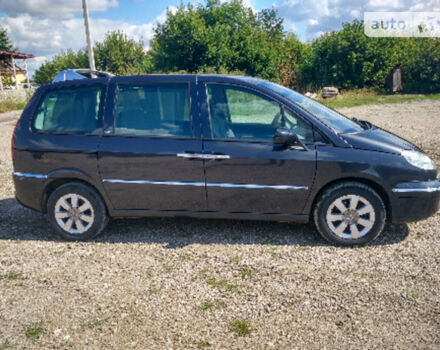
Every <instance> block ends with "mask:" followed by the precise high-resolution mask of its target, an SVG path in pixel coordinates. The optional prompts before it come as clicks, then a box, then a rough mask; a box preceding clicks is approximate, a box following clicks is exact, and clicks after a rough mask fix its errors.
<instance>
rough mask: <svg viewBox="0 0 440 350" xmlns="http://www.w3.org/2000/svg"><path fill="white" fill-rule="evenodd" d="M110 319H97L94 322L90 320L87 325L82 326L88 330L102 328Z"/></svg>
mask: <svg viewBox="0 0 440 350" xmlns="http://www.w3.org/2000/svg"><path fill="white" fill-rule="evenodd" d="M109 318H110V317H105V318H97V319H94V320H90V321H87V322H85V323H83V324H82V326H83V328H88V329H93V328H96V327H100V326H102V325H103V324H104V323H105V322H107V321H108V320H109Z"/></svg>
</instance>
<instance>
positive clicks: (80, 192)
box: [47, 182, 108, 241]
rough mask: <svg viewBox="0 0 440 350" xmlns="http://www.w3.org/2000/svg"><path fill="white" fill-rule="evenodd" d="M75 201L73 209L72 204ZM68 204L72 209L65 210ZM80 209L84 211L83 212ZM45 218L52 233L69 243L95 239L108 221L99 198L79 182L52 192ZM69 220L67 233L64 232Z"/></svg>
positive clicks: (103, 205) (92, 190)
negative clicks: (52, 230) (47, 218)
mask: <svg viewBox="0 0 440 350" xmlns="http://www.w3.org/2000/svg"><path fill="white" fill-rule="evenodd" d="M74 198H76V200H75V199H74ZM62 199H63V200H64V201H63V200H62ZM65 201H67V203H66V202H65ZM75 201H76V206H74V205H73V203H74V202H75ZM69 204H70V206H71V209H66V206H67V207H68V205H69ZM63 205H64V206H63ZM81 208H84V209H82V210H83V211H82V212H80V211H81ZM89 208H90V209H89ZM74 209H76V211H73V210H74ZM68 210H70V211H68ZM56 214H57V216H58V217H56ZM47 215H48V217H49V221H50V223H51V225H52V227H53V229H54V231H55V232H56V233H57V234H58V235H59V236H61V237H63V238H64V239H67V240H71V241H85V240H88V239H91V238H93V237H96V236H97V235H98V234H100V233H101V232H102V231H103V230H104V228H105V226H106V225H107V222H108V216H107V211H106V207H105V204H104V202H103V201H102V199H101V197H100V195H99V194H98V193H96V191H95V190H94V189H92V188H91V187H89V186H87V185H85V184H83V183H80V182H70V183H67V184H65V185H62V186H60V187H58V188H57V189H56V190H55V191H53V192H52V194H51V195H50V196H49V199H48V201H47ZM83 219H87V221H85V220H84V221H83ZM60 220H61V221H60ZM69 220H71V223H70V230H69V231H67V230H66V228H69V226H68V222H69ZM78 221H79V222H78ZM63 224H64V228H63V226H62V225H63ZM74 231H76V232H74Z"/></svg>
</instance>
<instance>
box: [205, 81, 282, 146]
mask: <svg viewBox="0 0 440 350" xmlns="http://www.w3.org/2000/svg"><path fill="white" fill-rule="evenodd" d="M208 100H209V112H210V118H211V131H212V137H213V138H220V139H243V140H259V141H270V140H272V138H273V135H274V131H275V129H276V127H274V125H273V122H274V121H276V119H277V117H278V116H279V115H280V105H279V104H278V103H277V102H275V101H273V100H271V99H269V98H267V97H264V96H262V95H259V94H257V93H255V92H253V91H250V90H246V89H242V88H238V87H232V86H225V85H208Z"/></svg>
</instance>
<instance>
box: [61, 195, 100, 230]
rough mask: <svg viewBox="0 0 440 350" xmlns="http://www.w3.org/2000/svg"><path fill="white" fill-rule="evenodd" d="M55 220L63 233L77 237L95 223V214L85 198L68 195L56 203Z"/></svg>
mask: <svg viewBox="0 0 440 350" xmlns="http://www.w3.org/2000/svg"><path fill="white" fill-rule="evenodd" d="M55 219H56V222H57V224H58V226H59V227H61V228H62V229H63V230H64V231H66V232H68V233H70V234H76V235H78V234H83V233H85V232H86V231H87V230H88V229H90V227H91V226H92V225H93V223H94V222H95V213H94V211H93V207H92V204H91V203H90V201H89V200H88V199H87V198H85V197H83V196H80V195H79V194H76V193H68V194H65V195H64V196H62V197H60V198H59V199H58V201H57V202H56V204H55Z"/></svg>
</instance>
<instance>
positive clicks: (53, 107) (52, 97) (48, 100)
mask: <svg viewBox="0 0 440 350" xmlns="http://www.w3.org/2000/svg"><path fill="white" fill-rule="evenodd" d="M101 95H102V87H101V86H84V87H75V88H61V89H56V90H51V91H48V92H47V93H46V94H45V95H44V97H43V99H42V100H41V101H40V104H39V106H38V109H37V112H36V114H35V117H34V119H33V124H32V127H33V129H34V130H35V131H41V132H49V133H69V134H70V133H71V134H89V133H93V132H94V131H95V130H96V129H98V127H99V107H100V102H101Z"/></svg>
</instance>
